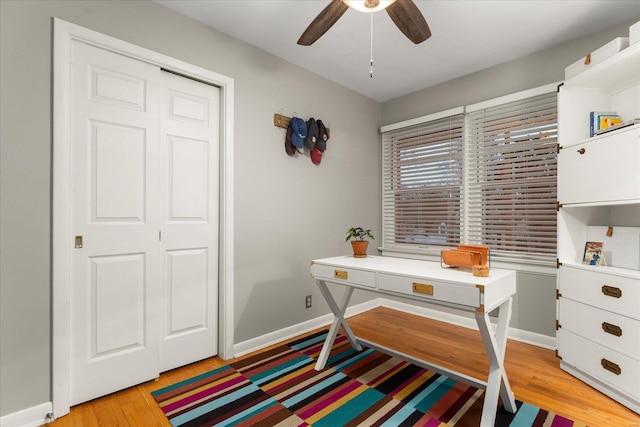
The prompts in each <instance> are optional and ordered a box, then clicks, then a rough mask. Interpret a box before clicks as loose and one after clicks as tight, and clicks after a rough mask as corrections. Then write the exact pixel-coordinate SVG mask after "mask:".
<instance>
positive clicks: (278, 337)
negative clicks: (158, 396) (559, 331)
mask: <svg viewBox="0 0 640 427" xmlns="http://www.w3.org/2000/svg"><path fill="white" fill-rule="evenodd" d="M380 306H382V307H387V308H391V309H394V310H398V311H403V312H406V313H410V314H415V315H416V316H422V317H426V318H429V319H434V320H439V321H441V322H447V323H451V324H454V325H458V326H463V327H465V328H469V329H475V330H478V325H477V324H476V321H475V319H474V318H472V317H465V316H461V315H458V314H452V313H447V312H443V311H440V310H434V309H431V308H427V307H422V306H416V305H413V304H406V303H402V302H398V301H394V300H390V299H386V298H377V299H374V300H371V301H368V302H365V303H362V304H358V305H354V306H352V307H349V308H348V309H347V312H346V314H345V317H351V316H355V315H356V314H360V313H364V312H365V311H369V310H372V309H374V308H376V307H380ZM332 321H333V315H332V314H325V315H324V316H320V317H316V318H315V319H311V320H307V321H306V322H302V323H298V324H296V325H292V326H289V327H287V328H284V329H280V330H277V331H274V332H270V333H268V334H265V335H262V336H260V337H256V338H252V339H250V340H247V341H243V342H241V343H238V344H235V345H234V347H233V350H234V354H235V357H240V356H244V355H245V354H248V353H251V352H254V351H257V350H260V349H263V348H265V347H268V346H270V345H273V344H277V343H279V342H282V341H285V340H288V339H291V338H294V337H296V336H298V335H301V334H304V333H307V332H309V331H312V330H314V329H318V328H321V327H323V326H327V325H329V324H331V322H332ZM507 336H508V338H510V339H512V340H515V341H520V342H524V343H526V344H531V345H535V346H538V347H542V348H546V349H549V350H555V349H556V339H555V338H554V337H550V336H547V335H542V334H538V333H535V332H529V331H525V330H522V329H515V328H509V331H508V335H507Z"/></svg>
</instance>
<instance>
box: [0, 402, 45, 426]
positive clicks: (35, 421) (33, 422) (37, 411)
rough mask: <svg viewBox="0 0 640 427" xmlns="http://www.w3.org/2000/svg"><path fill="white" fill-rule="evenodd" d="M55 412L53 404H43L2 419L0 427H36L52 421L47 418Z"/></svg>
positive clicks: (0, 418) (0, 419)
mask: <svg viewBox="0 0 640 427" xmlns="http://www.w3.org/2000/svg"><path fill="white" fill-rule="evenodd" d="M52 412H53V404H52V403H51V402H46V403H41V404H40V405H36V406H32V407H31V408H27V409H23V410H22V411H18V412H14V413H12V414H7V415H4V416H2V417H0V427H36V426H41V425H43V424H46V423H48V422H49V421H51V420H50V419H48V418H47V417H48V416H49V415H50V414H51V413H52Z"/></svg>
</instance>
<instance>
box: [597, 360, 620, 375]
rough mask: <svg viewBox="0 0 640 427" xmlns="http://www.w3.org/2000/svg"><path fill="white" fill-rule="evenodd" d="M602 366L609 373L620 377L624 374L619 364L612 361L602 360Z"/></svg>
mask: <svg viewBox="0 0 640 427" xmlns="http://www.w3.org/2000/svg"><path fill="white" fill-rule="evenodd" d="M600 364H601V365H602V367H603V368H604V369H606V370H607V371H609V372H613V373H614V374H616V375H620V374H621V373H622V369H620V366H619V365H618V364H617V363H613V362H612V361H610V360H607V359H604V358H603V359H600Z"/></svg>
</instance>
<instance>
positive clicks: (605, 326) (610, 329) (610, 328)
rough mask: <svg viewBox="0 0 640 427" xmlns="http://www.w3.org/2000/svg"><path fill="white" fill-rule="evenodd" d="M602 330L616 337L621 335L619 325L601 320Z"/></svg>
mask: <svg viewBox="0 0 640 427" xmlns="http://www.w3.org/2000/svg"><path fill="white" fill-rule="evenodd" d="M602 330H603V331H605V332H606V333H608V334H611V335H615V336H617V337H621V336H622V328H621V327H620V326H616V325H612V324H611V323H607V322H602Z"/></svg>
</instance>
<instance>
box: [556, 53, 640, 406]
mask: <svg viewBox="0 0 640 427" xmlns="http://www.w3.org/2000/svg"><path fill="white" fill-rule="evenodd" d="M591 111H615V112H617V113H618V114H620V116H622V118H623V119H624V120H629V119H633V118H640V44H635V45H633V46H631V47H629V48H627V49H624V50H622V51H621V52H619V53H618V54H616V55H615V56H613V57H611V58H609V59H608V60H606V61H604V62H602V63H600V64H597V65H595V66H594V67H592V68H590V69H589V70H587V71H584V72H583V73H581V74H578V75H577V76H575V77H574V78H571V79H569V80H567V81H566V82H565V83H564V84H563V85H562V86H561V87H560V89H559V94H558V128H559V141H560V150H559V154H558V201H559V207H558V268H559V270H558V282H557V296H558V316H557V346H558V357H559V358H560V366H561V367H562V369H564V370H566V371H567V372H569V373H571V374H573V375H575V376H576V377H578V378H580V379H581V380H583V381H585V382H586V383H588V384H590V385H591V386H593V387H594V388H596V389H598V390H600V391H601V392H603V393H605V394H606V395H608V396H610V397H611V398H613V399H615V400H616V401H618V402H620V403H622V404H623V405H625V406H627V407H629V408H631V409H632V410H634V411H635V412H640V271H638V268H637V267H631V268H629V265H634V266H637V265H638V264H639V263H640V262H638V259H637V258H638V257H640V255H638V251H639V249H638V248H637V247H635V246H634V245H633V244H629V245H628V246H626V247H625V246H624V244H623V245H621V246H619V247H616V249H615V251H614V252H609V253H608V252H607V251H606V248H605V252H604V253H605V255H608V256H605V260H606V261H607V262H608V265H607V266H604V265H600V266H594V265H584V264H583V262H582V260H583V255H584V249H585V243H586V242H587V241H599V242H604V244H605V246H606V245H607V242H608V241H610V240H609V239H614V238H616V237H618V236H620V233H622V230H623V228H622V227H624V230H627V231H628V230H631V231H632V232H633V230H634V229H635V228H636V227H640V124H636V125H634V126H631V127H626V128H622V129H619V130H615V131H612V132H610V133H605V134H602V135H599V136H595V137H592V138H590V137H589V113H590V112H591ZM609 227H612V228H611V231H612V236H611V237H608V236H607V235H606V233H605V232H604V231H599V234H597V235H595V237H594V233H593V230H594V229H597V230H606V229H608V228H609ZM627 231H625V232H627ZM616 232H618V234H616ZM611 241H612V240H611ZM630 242H633V239H631V240H630ZM629 256H631V257H632V258H636V259H635V260H634V259H632V260H631V262H630V263H625V264H624V265H622V262H621V261H620V264H617V263H618V260H622V259H626V260H628V258H629ZM607 258H609V259H607ZM634 261H635V262H634Z"/></svg>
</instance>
